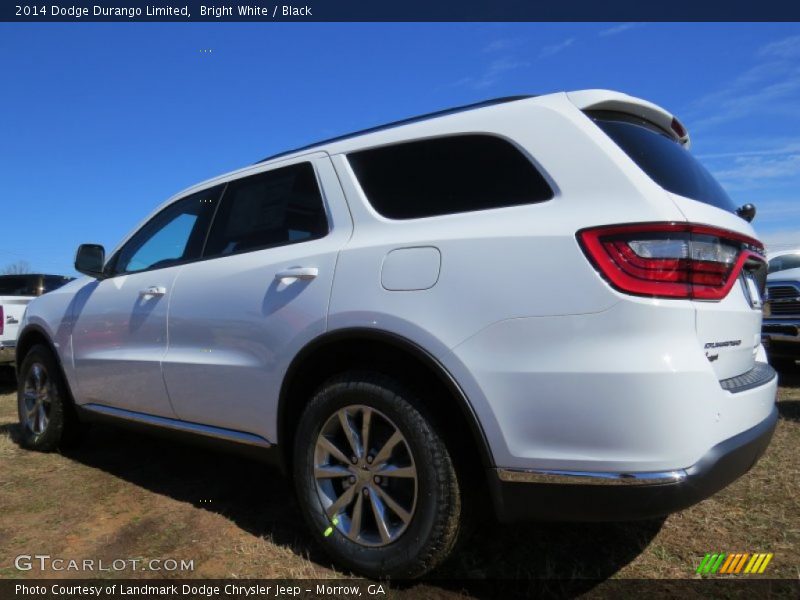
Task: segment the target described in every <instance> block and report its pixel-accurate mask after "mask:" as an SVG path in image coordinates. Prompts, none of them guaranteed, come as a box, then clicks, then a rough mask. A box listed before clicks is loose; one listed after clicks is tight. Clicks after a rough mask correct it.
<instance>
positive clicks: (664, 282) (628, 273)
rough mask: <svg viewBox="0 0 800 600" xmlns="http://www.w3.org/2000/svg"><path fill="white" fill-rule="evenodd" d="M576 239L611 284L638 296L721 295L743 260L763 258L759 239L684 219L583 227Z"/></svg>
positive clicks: (713, 297) (705, 297)
mask: <svg viewBox="0 0 800 600" xmlns="http://www.w3.org/2000/svg"><path fill="white" fill-rule="evenodd" d="M578 240H579V241H580V243H581V246H582V247H583V249H584V251H585V252H586V255H587V256H588V257H589V259H590V260H591V261H592V263H593V264H594V265H595V267H597V269H598V270H599V271H600V272H601V273H602V275H603V276H604V277H605V278H606V279H607V280H608V281H609V282H610V283H611V284H612V285H613V286H614V287H615V288H617V289H618V290H620V291H622V292H625V293H628V294H635V295H638V296H652V297H660V298H692V299H701V300H721V299H722V298H724V297H725V296H726V295H727V294H728V292H729V291H730V289H731V287H732V286H733V283H734V282H735V281H736V278H737V277H738V276H739V273H741V271H742V268H744V266H745V263H747V262H748V261H753V260H758V261H762V262H763V260H764V257H763V252H764V248H763V246H762V245H761V243H760V242H759V241H758V240H755V239H753V238H750V237H747V236H744V235H741V234H739V233H736V232H733V231H728V230H725V229H719V228H716V227H709V226H706V225H693V224H688V223H645V224H636V225H614V226H610V227H598V228H593V229H585V230H583V231H580V232H578Z"/></svg>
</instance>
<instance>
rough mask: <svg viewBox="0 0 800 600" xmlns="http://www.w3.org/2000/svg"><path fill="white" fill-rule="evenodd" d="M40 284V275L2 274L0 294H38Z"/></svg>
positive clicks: (0, 277)
mask: <svg viewBox="0 0 800 600" xmlns="http://www.w3.org/2000/svg"><path fill="white" fill-rule="evenodd" d="M40 284H41V278H40V277H39V276H38V275H2V276H0V296H38V295H39V285H40Z"/></svg>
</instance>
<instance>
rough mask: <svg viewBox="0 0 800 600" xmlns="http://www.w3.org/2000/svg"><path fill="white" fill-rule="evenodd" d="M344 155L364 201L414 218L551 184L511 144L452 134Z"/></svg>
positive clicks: (509, 198)
mask: <svg viewBox="0 0 800 600" xmlns="http://www.w3.org/2000/svg"><path fill="white" fill-rule="evenodd" d="M348 160H349V161H350V165H351V166H352V168H353V171H354V172H355V174H356V177H357V178H358V181H359V183H360V184H361V188H362V189H363V190H364V193H365V194H366V196H367V199H368V200H369V202H370V204H372V206H373V207H374V208H375V210H376V211H377V212H378V213H380V214H381V215H382V216H384V217H387V218H389V219H418V218H422V217H434V216H438V215H448V214H453V213H464V212H469V211H475V210H487V209H491V208H501V207H506V206H518V205H521V204H533V203H536V202H543V201H545V200H550V199H551V198H552V197H553V190H552V189H551V188H550V185H549V184H548V183H547V181H545V179H544V177H542V175H541V174H540V173H539V171H538V170H537V169H536V167H535V166H534V165H533V163H531V161H530V160H528V158H527V157H525V156H524V155H523V154H522V153H521V152H520V151H519V150H518V149H517V148H516V147H515V146H514V145H513V144H511V143H509V142H507V141H505V140H503V139H500V138H498V137H494V136H489V135H458V136H451V137H443V138H434V139H428V140H418V141H414V142H408V143H404V144H396V145H393V146H384V147H381V148H373V149H370V150H362V151H360V152H355V153H353V154H350V155H348Z"/></svg>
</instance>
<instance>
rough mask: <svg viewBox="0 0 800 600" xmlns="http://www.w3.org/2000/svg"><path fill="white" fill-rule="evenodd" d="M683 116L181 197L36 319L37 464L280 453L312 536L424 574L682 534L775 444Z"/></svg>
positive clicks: (484, 109) (356, 153)
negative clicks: (499, 551) (674, 515)
mask: <svg viewBox="0 0 800 600" xmlns="http://www.w3.org/2000/svg"><path fill="white" fill-rule="evenodd" d="M688 146H689V137H688V134H687V132H686V130H685V128H684V126H683V125H682V124H681V123H680V121H678V120H677V119H676V118H675V117H673V115H671V114H670V113H668V112H666V111H665V110H664V109H662V108H660V107H658V106H656V105H654V104H651V103H649V102H645V101H642V100H639V99H636V98H632V97H630V96H627V95H624V94H620V93H616V92H609V91H603V90H588V91H581V92H573V93H557V94H551V95H546V96H539V97H514V98H504V99H501V100H493V101H489V102H484V103H481V104H477V105H470V106H466V107H461V108H457V109H452V110H448V111H443V112H440V113H435V114H432V115H425V116H423V117H418V118H414V119H408V120H406V121H401V122H396V123H391V124H389V125H386V126H383V127H378V128H375V129H371V130H367V131H362V132H358V133H356V134H352V135H348V136H343V137H340V138H336V139H333V140H328V141H325V142H320V143H319V144H315V145H312V146H308V147H305V148H301V149H298V150H295V151H291V152H287V153H285V154H281V155H278V156H274V157H271V158H269V159H266V160H264V161H261V162H259V163H257V164H255V165H253V166H250V167H247V168H244V169H242V170H239V171H236V172H233V173H230V174H227V175H223V176H221V177H217V178H216V179H211V180H209V181H206V182H204V183H201V184H199V185H196V186H194V187H192V188H189V189H188V190H185V191H184V192H181V193H180V194H178V195H176V196H174V197H173V198H171V199H170V200H168V201H167V202H166V203H165V204H163V205H162V206H161V207H159V208H158V209H157V210H156V211H155V212H154V213H153V214H152V215H151V216H150V217H148V218H147V219H146V220H145V221H144V222H143V223H142V224H141V226H140V227H138V228H137V229H136V230H135V231H134V232H133V233H132V234H131V235H130V236H129V237H128V238H127V239H125V240H123V242H122V243H121V244H120V245H119V246H118V247H117V248H116V249H115V250H114V251H113V252H110V253H109V255H108V256H107V255H106V253H105V251H104V249H103V248H102V247H101V246H97V245H83V246H81V247H80V248H79V249H78V252H77V256H76V261H75V265H76V269H77V270H78V271H80V272H82V273H84V274H85V275H87V277H84V278H81V279H79V280H76V281H73V282H72V283H70V284H68V285H66V286H64V287H63V288H61V289H59V290H56V291H54V292H52V293H50V294H47V295H45V296H43V297H41V298H38V299H36V300H34V301H33V302H32V303H31V304H30V306H29V308H28V310H27V312H26V314H25V316H24V321H23V323H22V324H21V325H22V329H21V333H20V336H19V341H18V344H17V364H18V369H19V416H20V421H21V423H22V430H23V432H24V433H23V435H22V443H23V444H24V446H26V447H28V448H31V449H36V450H44V451H47V450H53V449H55V448H57V447H58V446H59V445H62V444H66V443H69V442H72V441H74V440H75V438H76V437H77V436H78V434H79V433H80V432H81V431H82V426H81V424H82V423H83V422H85V421H88V420H91V419H100V418H104V419H112V420H117V421H120V422H134V423H137V424H139V425H140V426H141V425H144V426H152V427H154V428H160V429H162V430H171V431H174V432H179V433H182V434H196V435H197V436H204V437H206V438H214V439H216V440H221V441H223V442H224V443H226V444H230V443H234V444H240V445H243V446H250V447H251V449H253V450H256V451H260V450H262V449H264V450H266V449H272V450H273V452H272V453H271V454H272V455H273V456H274V455H275V452H274V450H278V456H279V458H280V461H281V464H282V465H283V466H284V467H285V469H286V472H287V473H290V474H291V476H292V478H293V481H294V485H295V489H296V494H297V498H298V501H299V504H300V506H301V509H302V512H303V514H304V516H305V519H306V521H307V523H308V526H309V527H310V529H311V531H313V532H314V534H315V535H316V536H317V538H318V539H319V543H320V544H322V545H323V546H324V547H325V548H326V549H327V551H328V552H329V553H330V554H331V556H332V557H333V558H334V560H335V561H336V562H337V563H338V564H339V565H342V566H343V567H344V568H346V569H350V570H353V571H356V572H359V573H362V574H365V575H368V576H391V577H413V576H418V575H421V574H423V573H425V572H427V571H429V570H431V569H432V568H434V567H435V566H436V565H438V564H440V563H441V561H442V560H443V559H444V558H445V557H446V556H447V555H448V554H449V553H450V552H451V550H452V549H453V547H454V544H455V543H456V540H457V539H458V538H459V536H460V535H461V534H462V532H463V531H464V530H465V529H466V527H465V526H464V525H465V522H466V521H467V520H468V515H470V514H476V513H478V514H479V511H475V510H474V506H475V504H476V503H478V502H479V501H480V499H481V497H482V496H483V495H484V494H485V496H486V498H487V501H488V500H490V501H491V506H492V507H493V510H494V512H495V514H496V515H497V517H498V518H500V519H501V520H504V521H511V520H518V519H526V518H530V519H559V520H619V519H636V518H649V517H653V516H656V515H665V514H668V513H670V512H673V511H677V510H680V509H683V508H685V507H687V506H690V505H691V504H693V503H696V502H698V501H700V500H702V499H703V498H706V497H708V496H709V495H711V494H713V493H715V492H717V491H718V490H720V489H722V488H723V487H725V486H726V485H727V484H729V483H730V482H732V481H733V480H735V479H736V478H737V477H739V476H741V475H743V474H744V473H745V472H746V471H747V470H748V469H749V468H750V467H751V466H752V465H753V464H754V463H755V461H756V460H757V459H758V457H759V456H760V455H761V453H762V452H763V450H764V449H765V447H766V446H767V444H768V443H769V440H770V438H771V435H772V432H773V429H774V427H775V422H776V418H777V411H776V407H775V393H776V386H777V380H776V376H775V372H774V371H773V370H772V369H771V368H770V367H769V366H768V364H767V362H766V357H765V352H764V349H763V347H762V346H761V344H760V330H761V310H760V298H761V292H762V290H763V286H764V280H765V277H766V265H765V260H764V253H763V247H762V244H761V243H760V242H759V241H758V239H756V237H755V233H754V231H753V229H752V227H751V226H750V223H749V222H748V221H747V220H746V219H745V218H743V217H742V216H740V215H744V216H748V215H747V214H746V212H744V213H743V211H742V210H738V212H737V208H736V206H735V205H734V204H733V203H732V201H731V200H730V199H729V197H728V196H727V195H726V193H725V192H724V191H723V190H722V188H721V187H720V186H719V184H718V183H717V182H716V181H715V180H714V179H713V178H712V176H711V175H710V174H709V173H708V172H707V171H706V170H705V169H704V168H703V167H702V166H701V165H700V164H699V163H698V162H697V161H696V160H695V159H694V158H693V157H692V155H691V154H690V153H689V150H688Z"/></svg>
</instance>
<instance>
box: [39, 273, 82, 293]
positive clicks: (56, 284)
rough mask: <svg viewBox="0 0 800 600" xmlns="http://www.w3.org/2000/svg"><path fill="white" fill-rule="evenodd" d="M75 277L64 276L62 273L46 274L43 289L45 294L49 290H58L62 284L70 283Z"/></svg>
mask: <svg viewBox="0 0 800 600" xmlns="http://www.w3.org/2000/svg"><path fill="white" fill-rule="evenodd" d="M73 279H74V278H73V277H62V276H61V275H45V276H44V290H43V291H42V293H43V294H46V293H47V292H52V291H53V290H57V289H58V288H60V287H61V286H62V285H64V284H67V283H69V282H70V281H72V280H73Z"/></svg>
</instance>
